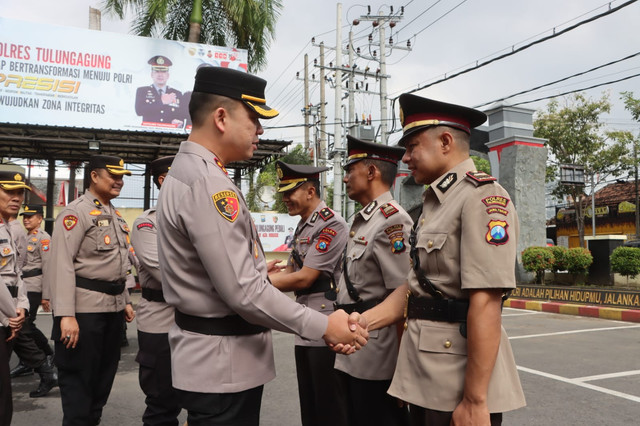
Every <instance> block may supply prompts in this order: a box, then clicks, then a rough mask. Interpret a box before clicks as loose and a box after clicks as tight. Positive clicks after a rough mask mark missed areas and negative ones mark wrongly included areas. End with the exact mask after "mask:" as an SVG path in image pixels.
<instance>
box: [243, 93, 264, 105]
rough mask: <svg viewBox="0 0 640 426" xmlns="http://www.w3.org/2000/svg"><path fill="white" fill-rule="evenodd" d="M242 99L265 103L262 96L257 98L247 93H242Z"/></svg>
mask: <svg viewBox="0 0 640 426" xmlns="http://www.w3.org/2000/svg"><path fill="white" fill-rule="evenodd" d="M242 99H244V100H246V101H253V102H258V103H261V104H266V103H267V100H266V99H264V98H257V97H255V96H249V95H242Z"/></svg>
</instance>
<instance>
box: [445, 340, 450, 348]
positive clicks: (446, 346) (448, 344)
mask: <svg viewBox="0 0 640 426" xmlns="http://www.w3.org/2000/svg"><path fill="white" fill-rule="evenodd" d="M444 347H445V348H447V349H449V348H450V347H451V340H447V341H445V342H444Z"/></svg>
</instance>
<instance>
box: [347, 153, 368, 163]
mask: <svg viewBox="0 0 640 426" xmlns="http://www.w3.org/2000/svg"><path fill="white" fill-rule="evenodd" d="M368 156H369V154H367V153H366V152H361V153H360V154H353V155H350V156H349V157H347V161H349V160H353V159H354V158H366V157H368Z"/></svg>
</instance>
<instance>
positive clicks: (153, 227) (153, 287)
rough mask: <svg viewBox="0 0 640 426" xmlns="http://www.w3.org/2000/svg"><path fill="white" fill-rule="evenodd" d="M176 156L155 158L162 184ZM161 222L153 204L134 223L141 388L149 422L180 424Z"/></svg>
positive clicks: (153, 170)
mask: <svg viewBox="0 0 640 426" xmlns="http://www.w3.org/2000/svg"><path fill="white" fill-rule="evenodd" d="M172 161H173V156H169V157H162V158H158V159H157V160H154V161H152V162H151V174H152V176H153V181H154V183H155V184H156V186H157V187H158V189H159V188H160V187H161V186H162V182H164V178H165V177H166V175H167V173H168V172H169V168H170V167H171V162H172ZM157 236H158V224H157V219H156V209H155V208H151V209H149V210H147V211H145V212H144V213H142V215H141V216H140V217H138V218H137V219H136V220H135V222H134V223H133V229H132V231H131V244H133V248H134V249H135V251H136V256H137V258H138V262H139V264H140V268H139V269H138V276H139V278H140V286H141V287H142V298H141V299H140V302H139V303H138V306H137V307H136V323H137V325H138V355H137V356H136V361H137V362H138V363H139V364H140V372H139V379H140V388H141V389H142V391H143V392H144V394H145V395H146V399H145V402H146V405H147V408H146V409H145V412H144V414H143V416H142V422H143V424H145V425H167V424H177V423H178V420H177V417H178V414H180V406H179V405H178V401H177V396H176V394H175V391H174V390H173V387H172V386H171V349H170V348H169V328H170V327H171V325H172V324H173V316H174V313H173V307H172V306H170V305H169V304H167V302H166V301H165V300H164V295H163V294H162V281H161V277H160V264H159V261H158V242H157Z"/></svg>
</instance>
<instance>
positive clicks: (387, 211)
mask: <svg viewBox="0 0 640 426" xmlns="http://www.w3.org/2000/svg"><path fill="white" fill-rule="evenodd" d="M380 211H381V212H382V214H383V215H384V217H386V218H388V217H391V216H393V215H394V214H396V213H398V211H399V210H398V209H397V208H396V206H394V205H393V204H391V203H385V204H383V205H381V206H380Z"/></svg>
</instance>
